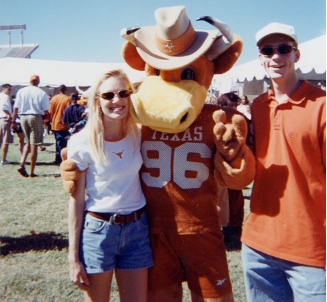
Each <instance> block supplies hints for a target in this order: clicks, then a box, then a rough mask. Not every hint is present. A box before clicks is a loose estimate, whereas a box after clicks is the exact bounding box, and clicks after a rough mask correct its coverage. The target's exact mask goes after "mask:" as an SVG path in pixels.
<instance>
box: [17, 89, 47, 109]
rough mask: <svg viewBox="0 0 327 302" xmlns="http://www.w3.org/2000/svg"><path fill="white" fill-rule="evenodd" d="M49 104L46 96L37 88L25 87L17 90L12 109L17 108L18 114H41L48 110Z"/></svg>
mask: <svg viewBox="0 0 327 302" xmlns="http://www.w3.org/2000/svg"><path fill="white" fill-rule="evenodd" d="M49 107H50V102H49V97H48V95H47V94H46V93H45V92H44V91H43V90H42V89H41V88H39V87H36V86H27V87H24V88H21V89H19V90H18V92H17V95H16V100H15V105H14V108H18V109H19V111H20V114H21V115H23V114H41V115H42V114H43V113H44V111H47V110H49Z"/></svg>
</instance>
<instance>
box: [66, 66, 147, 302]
mask: <svg viewBox="0 0 327 302" xmlns="http://www.w3.org/2000/svg"><path fill="white" fill-rule="evenodd" d="M131 93H132V85H131V83H130V81H129V80H128V78H127V76H126V75H125V74H124V73H123V72H122V71H121V70H112V71H109V72H107V73H106V74H104V75H103V76H102V77H101V78H100V79H99V81H98V83H97V85H96V86H95V87H94V91H93V94H92V95H90V98H89V103H90V104H89V108H90V112H89V121H88V123H87V124H86V126H85V128H84V129H83V130H82V131H80V132H79V133H76V134H74V135H72V136H71V138H70V139H69V141H68V159H71V160H73V161H74V162H75V163H76V165H77V168H78V169H79V170H80V171H83V172H82V176H81V178H80V179H79V180H78V181H77V183H76V189H75V191H74V193H73V194H72V196H71V198H70V201H69V218H68V220H69V268H70V279H71V281H72V282H73V283H75V284H76V285H77V286H78V287H79V288H80V289H82V290H84V293H85V300H86V301H109V297H110V289H111V282H112V277H113V272H114V271H115V276H116V279H117V284H118V289H119V294H120V301H135V302H141V301H142V302H145V301H146V297H147V283H148V268H149V267H151V266H152V263H153V262H152V252H151V249H150V240H149V225H148V222H147V217H146V213H145V209H144V207H145V197H144V195H143V192H142V190H141V183H140V179H139V170H140V168H141V166H142V163H143V160H142V156H141V152H140V147H141V131H140V129H139V128H138V127H137V125H136V124H135V122H134V121H133V119H132V117H131V115H130V113H129V109H130V106H131V100H130V94H131ZM85 191H86V192H85ZM85 193H86V196H87V198H86V200H85Z"/></svg>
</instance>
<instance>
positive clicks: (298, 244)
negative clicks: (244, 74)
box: [242, 23, 326, 301]
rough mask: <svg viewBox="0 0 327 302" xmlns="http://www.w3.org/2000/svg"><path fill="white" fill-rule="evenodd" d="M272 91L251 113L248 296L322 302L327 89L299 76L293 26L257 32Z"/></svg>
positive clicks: (274, 26)
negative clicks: (252, 156) (252, 173)
mask: <svg viewBox="0 0 327 302" xmlns="http://www.w3.org/2000/svg"><path fill="white" fill-rule="evenodd" d="M256 41H257V46H258V48H259V59H260V62H261V65H262V66H263V67H264V69H265V71H266V73H267V74H268V76H269V77H270V81H271V87H270V88H269V90H268V91H267V92H266V93H264V94H262V95H260V96H259V97H258V98H256V99H255V100H254V102H253V105H252V108H251V111H252V112H251V113H252V122H253V127H254V135H255V155H256V159H257V166H256V169H257V170H256V177H255V180H254V185H253V190H252V196H251V213H250V215H249V217H248V218H247V220H246V223H245V226H244V228H243V234H242V242H243V247H242V258H243V266H244V274H245V286H246V291H247V299H248V301H326V276H325V265H326V227H325V226H326V187H325V183H326V174H325V168H326V94H325V91H322V90H320V89H318V88H316V87H314V86H312V85H311V84H309V83H308V82H306V81H301V80H299V79H298V77H297V75H296V72H295V63H296V62H298V60H299V59H300V51H299V50H298V43H297V36H296V34H295V32H294V28H293V27H292V26H289V25H285V24H280V23H270V24H269V25H267V26H266V27H264V28H262V29H261V30H260V31H259V32H258V33H257V34H256Z"/></svg>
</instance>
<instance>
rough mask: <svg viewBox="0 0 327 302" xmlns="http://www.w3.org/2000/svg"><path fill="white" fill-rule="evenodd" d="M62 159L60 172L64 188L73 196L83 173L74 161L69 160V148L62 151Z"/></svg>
mask: <svg viewBox="0 0 327 302" xmlns="http://www.w3.org/2000/svg"><path fill="white" fill-rule="evenodd" d="M61 158H62V162H61V164H60V172H61V178H62V181H63V186H64V189H65V191H66V192H67V193H69V194H72V193H73V192H74V191H75V181H76V180H78V179H79V178H80V177H81V172H80V171H79V170H78V169H77V166H76V164H75V163H74V162H73V161H72V160H67V148H64V149H62V150H61Z"/></svg>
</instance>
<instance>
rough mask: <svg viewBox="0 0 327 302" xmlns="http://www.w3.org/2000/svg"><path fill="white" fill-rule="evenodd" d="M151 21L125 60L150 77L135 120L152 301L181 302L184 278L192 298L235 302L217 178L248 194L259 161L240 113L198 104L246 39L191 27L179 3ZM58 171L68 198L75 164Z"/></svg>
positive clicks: (221, 29)
mask: <svg viewBox="0 0 327 302" xmlns="http://www.w3.org/2000/svg"><path fill="white" fill-rule="evenodd" d="M155 19H156V25H155V26H147V27H141V28H139V27H137V28H129V29H127V30H123V31H122V36H123V37H124V38H125V39H126V40H127V42H126V43H125V44H124V45H123V48H122V55H123V58H124V60H125V61H126V63H127V64H128V65H130V66H131V67H132V68H134V69H137V70H144V71H145V72H146V78H145V80H144V81H143V82H142V84H141V85H140V87H139V89H138V91H137V92H136V93H134V94H133V95H132V103H133V108H132V115H133V117H134V118H135V119H136V121H137V122H139V123H140V124H142V150H141V151H142V156H143V161H144V164H143V167H142V169H141V171H140V177H141V181H142V186H143V191H144V194H145V196H146V199H147V213H148V218H149V223H150V236H151V237H150V238H151V246H152V250H153V260H154V266H153V267H152V268H151V269H150V271H149V285H148V301H151V302H153V301H182V295H183V289H182V282H183V281H187V283H188V287H189V289H190V291H191V296H192V301H233V294H232V287H231V282H230V279H229V273H228V265H227V259H226V252H225V248H224V241H223V235H222V233H221V226H220V223H219V213H218V210H217V206H216V204H217V196H218V188H217V182H219V183H220V184H221V185H222V186H225V187H228V188H232V189H242V188H244V187H245V186H246V185H248V184H249V183H251V181H252V180H253V178H254V173H255V168H254V162H255V160H254V157H253V155H252V153H251V151H250V149H248V147H247V146H246V144H245V138H246V136H247V123H246V121H245V119H244V117H243V116H242V115H241V114H239V113H238V112H237V111H235V110H232V109H229V108H224V109H222V108H220V107H218V106H216V105H209V104H204V102H205V99H206V94H207V89H208V88H209V86H210V83H211V81H212V78H213V75H214V74H221V73H224V72H226V71H228V70H229V69H230V68H231V67H232V66H233V64H234V63H235V62H236V60H237V59H238V57H239V55H240V53H241V50H242V41H241V39H240V38H239V37H238V36H236V35H234V34H233V33H232V31H231V30H230V29H229V27H228V26H227V25H226V24H225V23H223V22H221V21H219V20H217V19H214V18H211V17H202V18H199V19H198V20H203V21H206V22H209V23H210V24H212V25H213V26H215V27H216V29H214V30H207V31H205V30H201V31H200V30H195V29H194V28H193V26H192V24H191V22H190V20H189V18H188V17H187V14H186V11H185V7H183V6H178V7H167V8H160V9H158V10H156V11H155ZM61 170H62V176H63V179H64V187H65V189H66V191H68V192H72V191H73V189H74V182H73V181H72V180H74V179H76V178H77V177H78V176H77V175H78V173H76V168H75V167H74V165H73V163H71V162H70V161H68V160H67V161H64V162H63V164H62V166H61ZM71 170H72V171H71ZM72 175H74V176H72Z"/></svg>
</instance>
